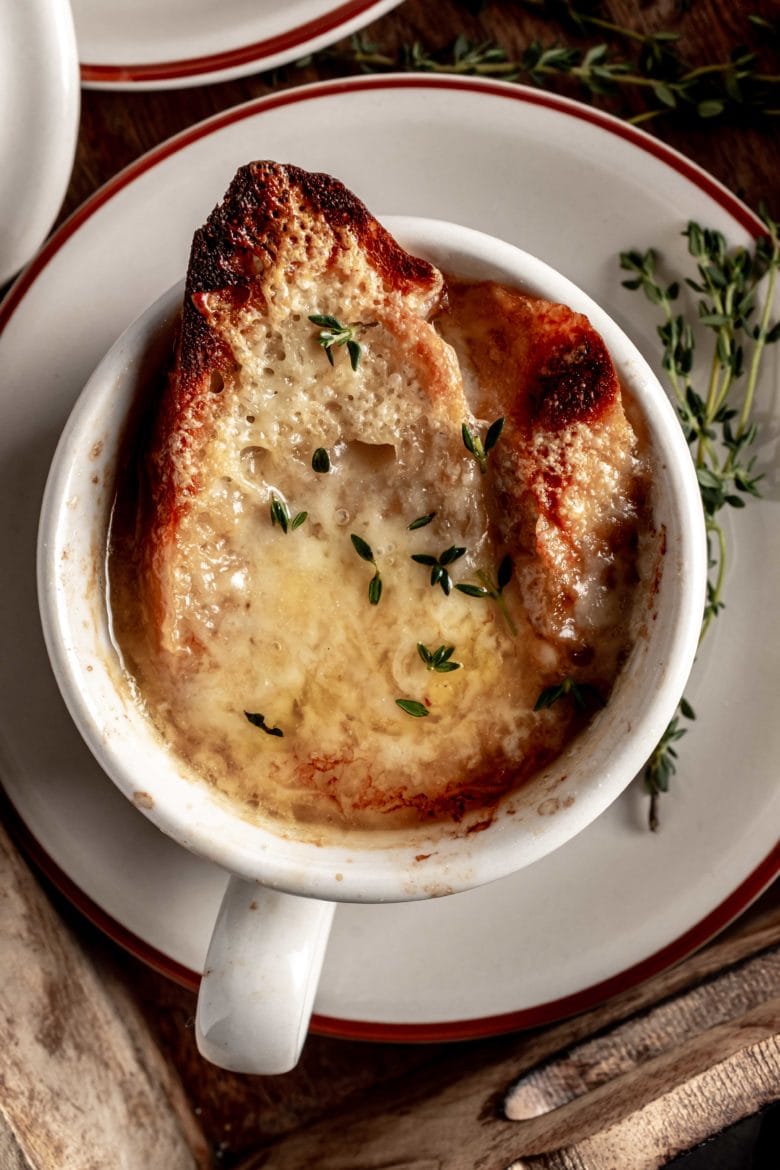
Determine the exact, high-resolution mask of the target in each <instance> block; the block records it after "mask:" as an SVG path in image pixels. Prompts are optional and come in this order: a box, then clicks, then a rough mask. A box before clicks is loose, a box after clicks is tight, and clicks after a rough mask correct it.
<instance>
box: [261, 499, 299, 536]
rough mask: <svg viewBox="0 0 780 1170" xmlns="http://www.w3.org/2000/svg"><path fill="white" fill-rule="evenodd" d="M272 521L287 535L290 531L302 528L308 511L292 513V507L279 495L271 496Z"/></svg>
mask: <svg viewBox="0 0 780 1170" xmlns="http://www.w3.org/2000/svg"><path fill="white" fill-rule="evenodd" d="M270 512H271V523H272V524H273V525H274V526H276V525H277V524H278V525H279V527H280V528H281V530H282V532H283V533H284V534H285V536H286V535H287V533H288V532H294V531H295V529H296V528H300V526H301V524H303V523H304V521H305V520H306V518H307V517H308V515H309V513H308V512H296V514H295V516H291V515H290V509H289V508H288V507H287V505H286V504H285V502H284V500H280V499H279V497H278V496H277V495H272V496H271V506H270Z"/></svg>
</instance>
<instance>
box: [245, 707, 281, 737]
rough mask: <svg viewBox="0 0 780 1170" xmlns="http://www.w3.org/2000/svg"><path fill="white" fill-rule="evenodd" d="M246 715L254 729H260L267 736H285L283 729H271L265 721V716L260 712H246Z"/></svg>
mask: <svg viewBox="0 0 780 1170" xmlns="http://www.w3.org/2000/svg"><path fill="white" fill-rule="evenodd" d="M244 714H245V715H246V717H247V719H248V720H249V722H250V723H251V724H252V725H253V726H254V727H259V728H260V730H261V731H264V732H265V733H266V735H279V736H283V735H284V732H283V731H282V729H281V727H269V726H268V724H267V723H266V721H265V716H264V715H261V714H260V712H259V711H245V712H244Z"/></svg>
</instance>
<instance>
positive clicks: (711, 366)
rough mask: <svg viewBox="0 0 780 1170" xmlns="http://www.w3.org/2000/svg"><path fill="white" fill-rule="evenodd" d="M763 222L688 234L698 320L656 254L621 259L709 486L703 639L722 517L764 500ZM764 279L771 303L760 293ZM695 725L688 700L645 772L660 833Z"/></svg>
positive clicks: (766, 334)
mask: <svg viewBox="0 0 780 1170" xmlns="http://www.w3.org/2000/svg"><path fill="white" fill-rule="evenodd" d="M761 214H762V219H763V222H764V225H765V227H766V229H767V234H766V235H765V236H762V237H761V238H759V239H758V240H756V242H755V245H754V247H753V248H752V250H751V249H749V248H745V247H739V248H733V249H729V247H728V245H727V243H726V240H725V238H724V237H723V235H722V234H721V233H720V232H717V231H713V230H711V229H708V228H702V227H701V226H700V225H699V224H697V223H693V222H691V223H689V224H688V226H687V228H686V229H685V232H684V233H683V234H684V235H685V236H686V237H687V240H688V252H689V255H690V256H691V257H692V258H693V260H694V261H695V266H696V278H695V279H693V278H690V277H686V278H685V282H684V283H685V284H686V285H687V287H688V288H689V289H690V290H691V291H692V292H693V293H694V294H695V296H696V317H695V318H694V319H693V320H691V319H689V318H687V317H686V316H684V315H683V313H682V312H678V311H677V310H676V308H675V304H676V302H677V301H678V298H679V296H680V292H681V282H680V280H672V281H671V282H670V283H668V284H667V283H665V282H664V281H663V280H662V279H661V277H660V275H659V272H658V256H657V255H656V253H655V252H654V251H652V250H650V251H647V252H638V251H629V252H624V253H622V254H621V257H620V263H621V267H622V268H623V270H624V271H626V272H629V273H630V274H631V276H630V278H629V279H628V280H626V281H624V282H623V283H624V285H625V287H626V288H629V289H641V291H642V292H643V293H644V294H645V296H646V297H647V298H648V300H650V301H651V302H652V303H653V304H654V305H656V306H657V307H658V309H659V310H660V313H661V317H662V322H661V324H660V325H659V326H658V335H659V337H660V338H661V341H662V342H663V347H664V349H663V366H664V369H665V370H666V372H667V375H668V379H669V383H670V386H671V389H672V392H673V395H674V399H675V404H676V407H677V413H678V415H679V417H680V422H681V424H682V427H683V430H684V432H685V437H686V439H687V440H688V444H689V446H690V447H691V452H692V455H693V459H694V464H695V467H696V475H697V477H698V481H699V489H700V492H701V499H702V506H703V508H704V516H705V523H706V529H707V538H708V545H709V563H710V571H709V578H708V582H707V597H706V604H705V609H704V617H703V621H702V628H701V635H700V640H701V638H703V637H704V636H705V634H706V633H707V630H708V629H709V627H710V625H711V623H712V621H713V619H714V618H715V617H716V616H717V615H718V613H719V612H720V611H721V610H722V609H723V606H724V601H723V585H724V581H725V573H726V564H727V553H728V549H727V543H726V534H725V530H724V528H723V526H722V524H721V522H720V519H719V515H720V512H721V510H722V509H723V508H724V507H731V508H743V507H744V506H745V503H746V500H747V499H748V498H750V497H755V496H758V495H760V486H759V485H760V480H761V476H760V475H758V474H756V472H755V458H756V456H755V449H756V442H757V439H758V426H757V424H756V422H755V420H754V419H753V409H754V405H755V394H756V388H757V385H758V377H759V372H760V369H761V361H762V358H763V355H764V353H765V350H766V347H767V345H771V344H772V343H773V342H776V341H777V340H778V339H780V323H777V324H774V325H773V324H772V323H771V322H772V313H773V306H774V299H775V294H776V289H777V277H778V271H779V270H780V227H779V226H778V224H777V223H776V222H775V221H774V220H773V219H771V217H770V216H769V215H768V213H767V212H766V211H763V210H762V213H761ZM764 281H765V282H766V283H765V286H764V295H763V300H761V299H760V297H759V292H760V288H759V286H761V285H762V282H764ZM707 334H709V335H710V338H711V353H710V355H709V362H708V363H707V374H706V382H705V385H704V387H702V388H701V389H699V388H697V387H698V382H697V376H696V373H695V370H694V355H695V347H696V343H697V337H702V336H706V335H707ZM694 718H695V715H694V711H693V708H692V707H691V705H690V703H689V702H688V701H687V700H686V699H682V700H681V702H680V705H679V707H678V710H677V713H676V714H675V716H674V718H673V719H672V721H671V722H670V724H669V726H668V727H667V729H666V732H665V733H664V736H663V737H662V739H661V741H660V743H659V744H658V745H657V747H656V749H655V751H654V752H653V754H652V756H651V757H650V759H649V761H648V762H647V764H646V766H645V770H644V782H645V787H646V789H647V791H648V793H649V794H650V812H649V822H650V827H651V828H652V829H657V828H658V825H659V816H658V801H659V798H660V795H661V793H663V792H666V791H667V790H668V788H669V780H670V777H671V776H672V775H673V774H674V773H675V771H676V767H677V752H676V750H675V748H674V747H673V745H674V744H675V743H676V742H677V741H678V740H679V739H681V738H682V736H683V735H684V734H685V731H686V728H684V727H683V726H682V724H681V720H682V719H688V720H691V719H694Z"/></svg>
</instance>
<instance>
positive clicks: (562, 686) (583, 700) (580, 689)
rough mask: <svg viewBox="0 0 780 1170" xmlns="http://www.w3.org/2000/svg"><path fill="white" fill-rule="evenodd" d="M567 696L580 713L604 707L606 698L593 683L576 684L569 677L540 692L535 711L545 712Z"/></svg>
mask: <svg viewBox="0 0 780 1170" xmlns="http://www.w3.org/2000/svg"><path fill="white" fill-rule="evenodd" d="M567 695H568V696H569V697H570V698H571V699H572V701H573V702H574V705H575V707H577V708H578V709H579V710H580V711H587V710H588V708H591V709H592V708H593V707H603V706H604V697H603V696H602V694H601V691H599V689H598V688H597V687H594V686H593V685H592V683H582V682H575V680H574V679H573V678H570V677H569V678H564V679H561V681H560V682H558V683H553V685H552V686H549V687H545V688H544V690H542V691H540V692H539V697H538V698H537V700H536V702H535V704H534V711H543V710H544V709H545V708H547V707H552V705H553V703H557V702H558V700H559V699H563V698H564V697H566V696H567Z"/></svg>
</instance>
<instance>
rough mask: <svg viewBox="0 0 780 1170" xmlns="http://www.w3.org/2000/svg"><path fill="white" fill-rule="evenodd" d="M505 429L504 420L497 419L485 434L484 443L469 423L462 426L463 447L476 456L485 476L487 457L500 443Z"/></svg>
mask: <svg viewBox="0 0 780 1170" xmlns="http://www.w3.org/2000/svg"><path fill="white" fill-rule="evenodd" d="M503 429H504V420H503V418H497V419H496V420H495V422H492V423H491V424H490V426H489V427H488V429H487V431H486V432H485V439H484V442H483V440H482V439H481V438H480V437H479V435H477V434H475V433H474V431H472V429H471V427H470V426H469V424H468V423H466V422H464V423H463V424H462V426H461V435H462V436H463V446H464V447H465V448H466V450H467V451H468V453H469V454H470V455H473V456H474V458H475V459H476V461H477V463H478V465H479V470H480V471H481V472H482V474H483V475H484V474H485V472H486V471H487V457H488V455H489V454H490V452H491V451H492V449H493V447H495V445H496V443H497V442H498V440H499V438H500V436H501V432H502V430H503Z"/></svg>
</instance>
